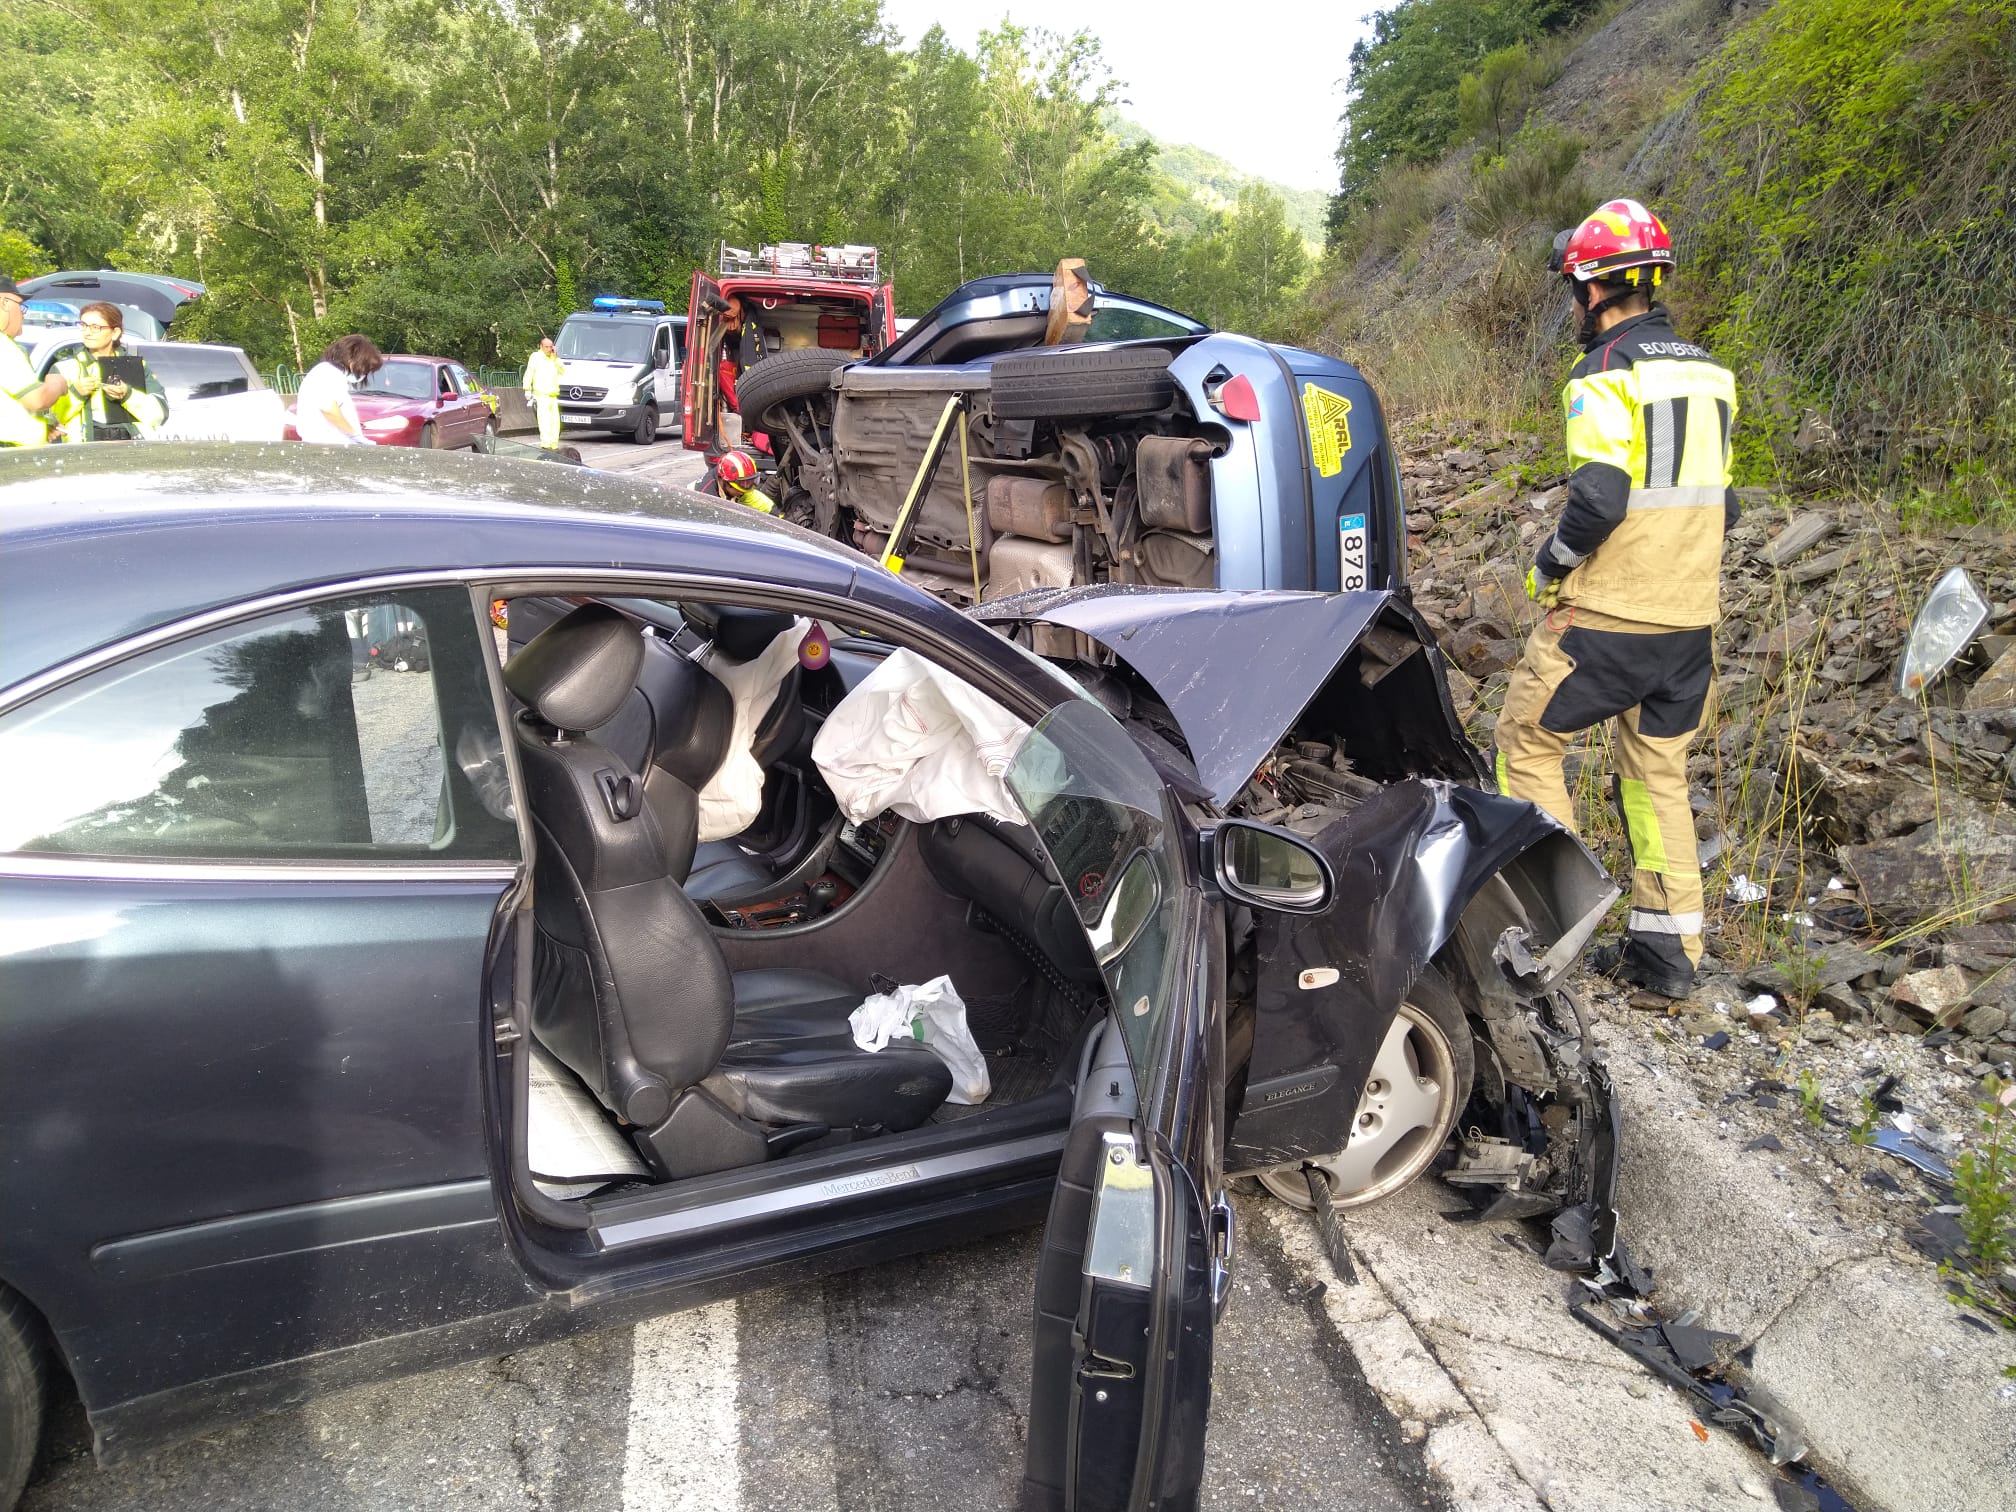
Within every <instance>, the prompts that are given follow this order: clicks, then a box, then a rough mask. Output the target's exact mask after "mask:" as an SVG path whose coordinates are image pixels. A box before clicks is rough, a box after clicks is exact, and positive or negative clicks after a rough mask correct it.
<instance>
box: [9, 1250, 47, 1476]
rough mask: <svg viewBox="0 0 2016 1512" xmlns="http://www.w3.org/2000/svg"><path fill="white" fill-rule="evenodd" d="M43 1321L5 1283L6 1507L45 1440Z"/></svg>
mask: <svg viewBox="0 0 2016 1512" xmlns="http://www.w3.org/2000/svg"><path fill="white" fill-rule="evenodd" d="M41 1335H42V1325H41V1321H40V1320H39V1319H38V1318H36V1316H35V1314H34V1312H33V1311H32V1310H31V1309H30V1308H29V1306H28V1304H27V1303H26V1302H24V1301H22V1300H21V1299H20V1298H19V1297H17V1296H15V1295H14V1293H13V1292H11V1291H9V1290H7V1288H6V1287H4V1286H0V1507H11V1506H13V1505H14V1502H15V1499H16V1498H18V1497H19V1496H20V1495H21V1488H22V1487H23V1486H25V1485H27V1484H28V1472H29V1471H30V1470H31V1469H33V1468H34V1465H35V1450H36V1447H37V1446H38V1445H39V1444H40V1443H41V1441H42V1405H43V1389H42V1388H43V1361H44V1354H43V1350H42V1337H41Z"/></svg>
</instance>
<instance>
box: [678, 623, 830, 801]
mask: <svg viewBox="0 0 2016 1512" xmlns="http://www.w3.org/2000/svg"><path fill="white" fill-rule="evenodd" d="M807 624H808V622H807V621H805V620H802V619H801V620H794V621H792V624H791V628H790V629H789V630H786V631H783V632H782V633H781V634H779V635H778V636H777V638H776V639H774V640H773V641H771V642H770V644H769V645H767V646H765V647H764V648H763V653H762V655H760V656H757V657H755V658H753V659H752V660H749V661H746V662H732V661H729V660H728V659H727V658H726V657H724V656H721V655H718V654H716V653H714V652H711V651H710V652H709V653H708V655H707V659H706V660H705V661H704V662H702V663H701V665H702V666H703V667H705V668H706V669H707V671H709V672H710V673H712V674H713V676H714V679H715V681H716V682H718V683H720V684H721V685H722V686H723V687H724V688H726V689H727V690H728V696H729V697H730V698H731V699H732V700H734V704H735V719H734V724H733V726H732V728H731V729H730V731H729V735H728V754H727V756H726V757H724V758H723V759H722V762H721V768H720V770H719V771H717V772H716V773H715V774H714V775H713V777H712V778H710V779H709V780H708V783H707V786H705V787H704V788H702V789H700V834H699V838H700V839H702V840H726V839H727V838H728V837H729V836H730V835H739V834H741V833H742V831H744V830H746V829H747V828H749V826H750V825H752V824H754V823H755V822H756V816H757V815H758V814H759V813H761V812H762V810H763V768H762V767H760V766H759V765H757V763H756V757H755V755H754V754H753V753H752V748H753V747H754V745H755V744H756V727H757V726H758V725H760V724H762V723H763V716H764V715H765V714H766V713H768V712H769V710H770V704H771V702H772V701H773V700H774V699H775V698H776V697H777V689H778V688H779V687H780V686H782V684H783V682H784V679H785V678H787V677H789V676H790V675H791V669H792V668H793V667H795V666H797V665H798V643H799V642H800V641H802V640H803V639H805V631H806V628H807Z"/></svg>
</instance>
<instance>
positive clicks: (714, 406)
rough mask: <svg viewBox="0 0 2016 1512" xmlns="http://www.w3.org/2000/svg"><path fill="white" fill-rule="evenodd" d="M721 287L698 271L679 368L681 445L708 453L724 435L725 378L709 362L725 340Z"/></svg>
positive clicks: (688, 299) (687, 308)
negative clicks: (683, 359) (723, 395)
mask: <svg viewBox="0 0 2016 1512" xmlns="http://www.w3.org/2000/svg"><path fill="white" fill-rule="evenodd" d="M720 303H721V285H719V284H718V283H716V282H714V280H713V279H711V278H709V277H708V276H707V275H706V274H705V273H702V272H701V271H700V270H699V269H698V268H695V269H694V270H693V291H692V293H691V294H689V295H688V296H687V299H686V360H685V361H684V362H683V363H681V364H680V365H679V412H680V419H681V420H682V422H683V425H682V426H681V430H680V436H679V440H680V443H681V444H682V445H683V446H684V447H685V448H686V449H687V450H688V451H706V450H707V449H708V448H709V447H711V446H713V445H714V444H715V443H716V442H717V441H718V439H719V437H720V434H721V425H720V416H721V378H720V374H719V373H718V372H716V371H715V365H714V363H713V362H712V361H710V360H709V354H711V353H712V352H713V351H715V349H716V348H717V347H718V346H719V345H720V341H721V311H720V309H719V305H720Z"/></svg>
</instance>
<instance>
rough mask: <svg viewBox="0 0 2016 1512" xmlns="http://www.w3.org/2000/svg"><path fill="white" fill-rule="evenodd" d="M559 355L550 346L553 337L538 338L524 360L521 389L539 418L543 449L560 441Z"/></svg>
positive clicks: (555, 445)
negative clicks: (533, 349) (535, 349)
mask: <svg viewBox="0 0 2016 1512" xmlns="http://www.w3.org/2000/svg"><path fill="white" fill-rule="evenodd" d="M563 371H564V370H563V369H562V367H561V365H560V358H559V356H558V354H556V353H555V352H554V350H553V338H552V337H551V336H546V337H543V338H541V340H540V342H539V348H538V350H537V351H535V352H533V354H532V355H531V356H530V357H528V358H526V360H525V378H524V383H525V392H526V393H527V394H529V395H530V396H531V398H532V409H533V412H534V413H535V414H536V415H537V416H538V418H539V444H540V446H542V447H544V448H545V449H546V450H547V451H554V450H556V449H557V448H558V447H559V445H560V378H561V375H562V373H563Z"/></svg>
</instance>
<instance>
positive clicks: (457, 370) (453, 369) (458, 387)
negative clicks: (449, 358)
mask: <svg viewBox="0 0 2016 1512" xmlns="http://www.w3.org/2000/svg"><path fill="white" fill-rule="evenodd" d="M448 375H449V377H450V378H452V379H454V381H455V392H456V393H458V394H473V393H475V392H476V380H475V379H474V378H471V377H470V376H469V370H468V369H467V368H465V367H463V366H462V364H461V363H459V362H451V363H449V364H448Z"/></svg>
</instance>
